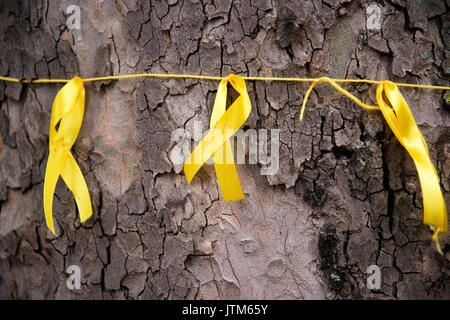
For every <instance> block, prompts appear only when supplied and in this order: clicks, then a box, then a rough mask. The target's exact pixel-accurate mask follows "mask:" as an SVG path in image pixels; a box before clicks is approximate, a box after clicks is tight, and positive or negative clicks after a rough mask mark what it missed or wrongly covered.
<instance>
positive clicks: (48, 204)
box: [44, 149, 66, 234]
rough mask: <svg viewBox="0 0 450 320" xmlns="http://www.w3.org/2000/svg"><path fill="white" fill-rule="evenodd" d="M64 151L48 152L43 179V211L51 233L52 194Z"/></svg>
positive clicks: (53, 228) (63, 157) (53, 229)
mask: <svg viewBox="0 0 450 320" xmlns="http://www.w3.org/2000/svg"><path fill="white" fill-rule="evenodd" d="M65 158H66V152H65V150H63V149H60V151H59V152H50V154H49V156H48V161H47V168H46V171H45V180H44V213H45V221H46V222H47V226H48V228H49V229H50V230H52V232H53V234H55V227H54V225H53V195H54V193H55V188H56V183H57V182H58V178H59V172H60V171H61V170H62V167H63V164H64V161H65Z"/></svg>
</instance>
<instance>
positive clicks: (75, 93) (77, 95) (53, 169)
mask: <svg viewBox="0 0 450 320" xmlns="http://www.w3.org/2000/svg"><path fill="white" fill-rule="evenodd" d="M84 96H85V91H84V86H83V81H82V80H81V78H79V77H74V78H73V79H72V80H70V81H69V82H68V83H67V84H66V85H65V86H64V87H63V88H62V89H61V90H60V91H59V92H58V94H57V95H56V97H55V101H53V106H52V114H51V120H50V135H49V149H50V154H49V156H48V161H47V168H46V171H45V180H44V212H45V220H46V222H47V226H48V227H49V228H50V230H52V232H53V233H55V228H54V225H53V215H52V205H53V195H54V193H55V187H56V183H57V182H58V179H59V176H60V175H61V177H62V178H63V180H64V182H65V183H66V185H67V187H68V188H69V190H70V191H71V192H72V193H73V195H74V197H75V201H76V203H77V207H78V211H79V213H80V221H81V222H84V221H86V220H87V219H89V217H90V216H91V215H92V208H91V198H90V196H89V190H88V187H87V185H86V181H85V180H84V177H83V174H82V173H81V170H80V167H79V166H78V164H77V162H76V161H75V159H74V157H73V155H72V154H71V152H70V149H71V148H72V146H73V144H74V143H75V140H76V138H77V136H78V133H79V131H80V127H81V123H82V122H83V114H84ZM58 123H59V128H58V130H57V129H56V126H57V125H58Z"/></svg>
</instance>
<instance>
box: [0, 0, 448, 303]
mask: <svg viewBox="0 0 450 320" xmlns="http://www.w3.org/2000/svg"><path fill="white" fill-rule="evenodd" d="M71 4H76V5H78V6H79V7H80V8H81V28H80V29H79V30H77V29H73V30H70V29H69V28H68V27H67V19H68V16H67V14H65V12H66V10H67V7H68V6H69V5H71ZM370 4H371V1H365V0H358V1H351V0H322V1H319V0H307V1H294V2H291V1H271V0H252V1H232V0H224V1H211V0H201V1H196V0H168V1H167V2H165V1H155V0H153V1H145V0H116V1H97V2H94V1H54V0H42V1H8V0H3V1H0V41H1V44H2V45H1V47H2V49H1V50H0V75H4V76H12V77H18V78H24V79H32V78H63V79H65V78H71V77H73V76H75V75H80V76H81V77H92V76H101V75H110V74H113V75H118V74H135V73H143V72H152V73H179V74H202V75H217V76H226V75H228V74H230V73H235V74H239V75H248V76H277V77H318V76H330V77H336V78H369V79H376V80H384V79H386V80H392V81H397V82H408V83H421V84H437V85H448V75H449V74H450V51H449V50H450V47H449V46H450V44H449V40H450V15H449V13H448V8H449V5H450V1H448V0H447V1H442V0H432V1H431V0H430V1H425V0H423V1H414V0H390V1H389V0H385V1H379V3H378V6H379V7H380V8H381V13H382V14H381V19H382V20H381V21H382V28H381V30H380V31H378V32H377V31H373V30H368V29H367V26H366V23H367V14H366V12H367V11H366V10H367V6H368V5H370ZM246 84H247V88H248V91H249V95H250V99H251V102H252V112H251V115H250V117H249V119H248V120H247V122H246V124H245V128H253V129H260V128H265V129H276V128H278V129H280V169H279V171H278V172H277V174H275V175H273V176H263V175H261V174H260V167H259V165H255V164H245V165H237V168H238V174H239V179H240V182H241V185H242V188H243V191H244V193H245V196H246V197H245V199H244V200H240V201H236V202H225V201H224V200H223V197H222V195H221V193H220V190H219V188H218V184H217V178H216V175H215V172H214V167H213V166H212V165H205V166H204V168H202V169H201V170H200V172H199V173H198V176H197V177H196V178H194V180H193V182H192V184H191V185H188V183H187V181H186V178H185V176H184V175H183V173H182V170H181V168H180V166H177V165H175V164H174V163H173V153H172V152H173V150H174V148H175V147H176V146H175V143H174V142H172V141H171V135H172V132H173V131H174V130H175V129H177V128H186V129H187V130H188V131H190V132H191V133H192V132H193V125H194V122H195V121H201V123H202V125H203V129H204V130H206V129H207V128H208V127H209V118H210V115H211V110H212V106H213V102H214V97H215V93H216V89H217V86H218V82H217V81H210V80H193V79H189V80H183V79H150V78H136V79H126V80H120V81H104V82H101V83H99V82H95V83H93V82H90V83H85V87H86V111H85V117H84V121H83V125H82V128H81V131H80V134H79V136H78V139H77V142H76V144H75V146H74V147H73V149H72V153H73V154H74V156H75V158H76V160H77V162H78V164H79V165H80V168H81V170H82V172H83V175H84V177H85V179H86V182H87V185H88V187H89V191H90V194H91V198H92V206H93V210H94V217H93V218H92V219H90V220H89V221H88V222H87V223H84V224H80V222H79V217H78V213H77V209H76V205H75V201H74V199H73V195H72V194H71V192H70V191H69V190H68V189H67V186H66V185H65V184H64V183H63V181H62V180H61V179H60V181H59V182H58V185H57V189H56V194H55V198H54V204H53V214H54V221H55V225H56V231H57V235H56V236H54V235H52V233H51V232H50V231H49V229H48V228H47V227H46V225H45V220H44V212H43V200H42V194H43V181H44V174H45V168H46V163H47V158H48V129H49V123H50V113H51V106H52V102H53V99H54V97H55V95H56V93H57V92H58V90H59V89H60V88H61V87H62V85H60V84H33V85H27V84H17V83H5V82H0V134H1V135H0V173H1V174H0V298H6V299H15V298H25V299H61V298H75V299H324V298H327V299H334V298H352V299H358V298H359V299H371V298H377V299H393V298H398V299H407V298H424V299H449V298H450V290H449V288H450V280H449V276H450V237H449V236H448V235H446V236H444V237H442V238H441V239H440V241H441V246H442V249H443V251H444V256H441V255H439V254H438V253H437V251H436V249H435V248H434V245H433V244H432V242H431V240H430V238H431V234H432V232H431V230H430V229H429V228H428V227H427V226H424V225H423V224H422V215H423V212H422V196H421V191H420V185H419V180H418V176H417V173H416V170H415V167H414V163H413V161H412V160H411V159H410V157H409V155H408V154H407V152H406V151H405V150H404V149H403V147H402V146H401V145H400V143H399V142H398V141H397V140H396V138H395V137H394V135H393V134H392V132H391V130H390V128H389V127H388V126H387V124H386V123H385V121H384V119H383V116H382V114H381V113H380V112H378V111H368V110H363V109H361V108H360V107H358V106H357V105H356V104H354V103H353V102H351V101H349V100H348V99H347V98H346V97H344V96H342V95H341V94H339V93H337V92H336V91H335V90H334V89H333V88H331V87H330V86H329V85H326V84H321V85H318V86H317V88H316V89H315V90H314V91H313V94H312V96H311V98H310V100H309V102H308V106H307V110H306V114H305V119H304V121H303V122H302V123H300V122H299V120H298V116H299V109H300V106H301V103H302V100H303V97H304V94H305V92H306V90H307V88H308V85H309V83H293V82H292V83H291V82H262V81H247V82H246ZM345 87H346V88H348V89H349V90H350V91H351V92H353V93H354V94H355V95H356V96H358V97H359V98H360V99H361V100H363V101H365V102H367V103H370V104H376V101H375V89H376V87H375V86H373V85H367V84H358V85H345ZM401 91H402V93H403V95H404V96H405V98H406V100H407V101H408V104H409V106H410V108H411V110H412V113H413V115H414V117H415V120H416V122H417V124H418V125H419V128H420V130H421V131H422V133H423V135H424V137H425V140H426V141H427V143H428V147H429V149H430V155H431V158H432V161H433V163H434V164H435V166H436V169H437V171H438V174H439V177H440V179H441V185H442V190H443V192H444V197H445V201H446V203H447V205H449V204H450V202H449V199H450V179H449V176H450V130H449V125H450V113H449V109H448V106H447V105H446V104H445V100H444V99H443V94H444V92H442V91H439V90H427V89H411V88H401ZM70 265H77V266H79V267H80V269H81V283H82V285H81V289H79V290H70V289H69V288H68V287H67V285H66V281H67V278H68V276H69V274H68V273H67V268H68V267H69V266H70ZM370 265H377V266H379V267H380V269H381V276H382V284H381V288H380V290H369V289H368V288H367V285H366V281H367V277H368V275H367V274H366V269H367V267H368V266H370Z"/></svg>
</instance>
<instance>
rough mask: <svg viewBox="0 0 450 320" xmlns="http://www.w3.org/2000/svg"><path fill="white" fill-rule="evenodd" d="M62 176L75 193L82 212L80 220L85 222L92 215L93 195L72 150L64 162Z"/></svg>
mask: <svg viewBox="0 0 450 320" xmlns="http://www.w3.org/2000/svg"><path fill="white" fill-rule="evenodd" d="M61 177H62V178H63V179H64V182H65V183H66V185H67V187H68V188H69V190H70V191H72V193H73V196H74V198H75V201H76V203H77V207H78V212H79V213H80V222H85V221H86V220H87V219H89V218H90V217H91V216H92V206H91V197H90V196H89V189H88V187H87V184H86V181H85V180H84V177H83V173H82V172H81V170H80V167H79V166H78V164H77V162H76V161H75V159H74V157H73V155H72V154H71V153H70V152H69V154H68V156H67V157H66V161H65V162H64V167H63V168H62V171H61Z"/></svg>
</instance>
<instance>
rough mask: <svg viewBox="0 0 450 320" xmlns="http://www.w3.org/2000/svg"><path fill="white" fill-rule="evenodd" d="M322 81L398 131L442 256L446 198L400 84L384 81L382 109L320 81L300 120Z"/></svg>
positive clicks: (380, 94)
mask: <svg viewBox="0 0 450 320" xmlns="http://www.w3.org/2000/svg"><path fill="white" fill-rule="evenodd" d="M321 81H324V82H329V83H330V84H331V85H332V86H333V87H335V88H336V89H337V90H338V91H339V92H341V93H343V94H344V95H346V96H347V97H349V98H350V99H352V100H353V101H354V102H356V103H357V104H358V105H360V106H361V107H363V108H365V109H380V110H381V112H382V113H383V116H384V118H385V119H386V122H387V123H388V125H389V127H390V128H391V130H392V132H394V134H395V136H396V137H397V139H398V141H400V143H401V144H402V145H403V147H404V148H405V149H406V151H408V153H409V155H410V156H411V158H412V159H413V161H414V164H415V166H416V169H417V172H418V175H419V181H420V186H421V189H422V195H423V211H424V214H423V223H424V224H426V225H429V226H432V227H433V228H434V234H433V237H432V239H433V241H435V243H436V247H437V250H438V251H439V253H440V254H443V253H442V251H441V248H440V246H439V242H438V239H437V238H438V237H439V236H441V235H443V234H445V233H447V228H448V226H447V223H448V222H447V209H446V207H445V202H444V197H443V195H442V191H441V188H440V186H439V177H438V175H437V172H436V169H435V167H434V166H433V163H432V162H431V159H430V155H429V153H428V148H427V144H426V142H425V139H424V138H423V136H422V133H421V132H420V130H419V128H418V127H417V124H416V122H415V120H414V117H413V115H412V113H411V110H410V109H409V107H408V104H407V103H406V101H405V99H404V98H403V96H402V94H401V93H400V90H399V89H398V87H397V85H396V84H395V83H393V82H390V81H381V82H380V83H379V85H378V88H377V94H376V97H377V102H378V106H369V105H367V104H365V103H363V102H362V101H361V100H359V99H358V98H356V97H355V96H354V95H352V94H351V93H350V92H348V91H347V90H345V89H343V88H342V87H341V86H339V85H338V84H337V83H336V82H335V81H334V80H332V79H330V78H327V77H323V78H320V79H317V80H315V81H314V82H313V84H312V85H311V86H310V87H309V89H308V91H307V92H306V94H305V98H304V100H303V105H302V109H301V111H300V121H302V119H303V114H304V112H305V108H306V102H307V100H308V97H309V95H310V93H311V91H312V89H313V88H314V86H315V85H316V84H317V83H318V82H321ZM383 92H384V95H385V96H386V98H387V99H388V100H389V104H388V103H386V101H385V100H384V98H383ZM391 106H392V107H391Z"/></svg>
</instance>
